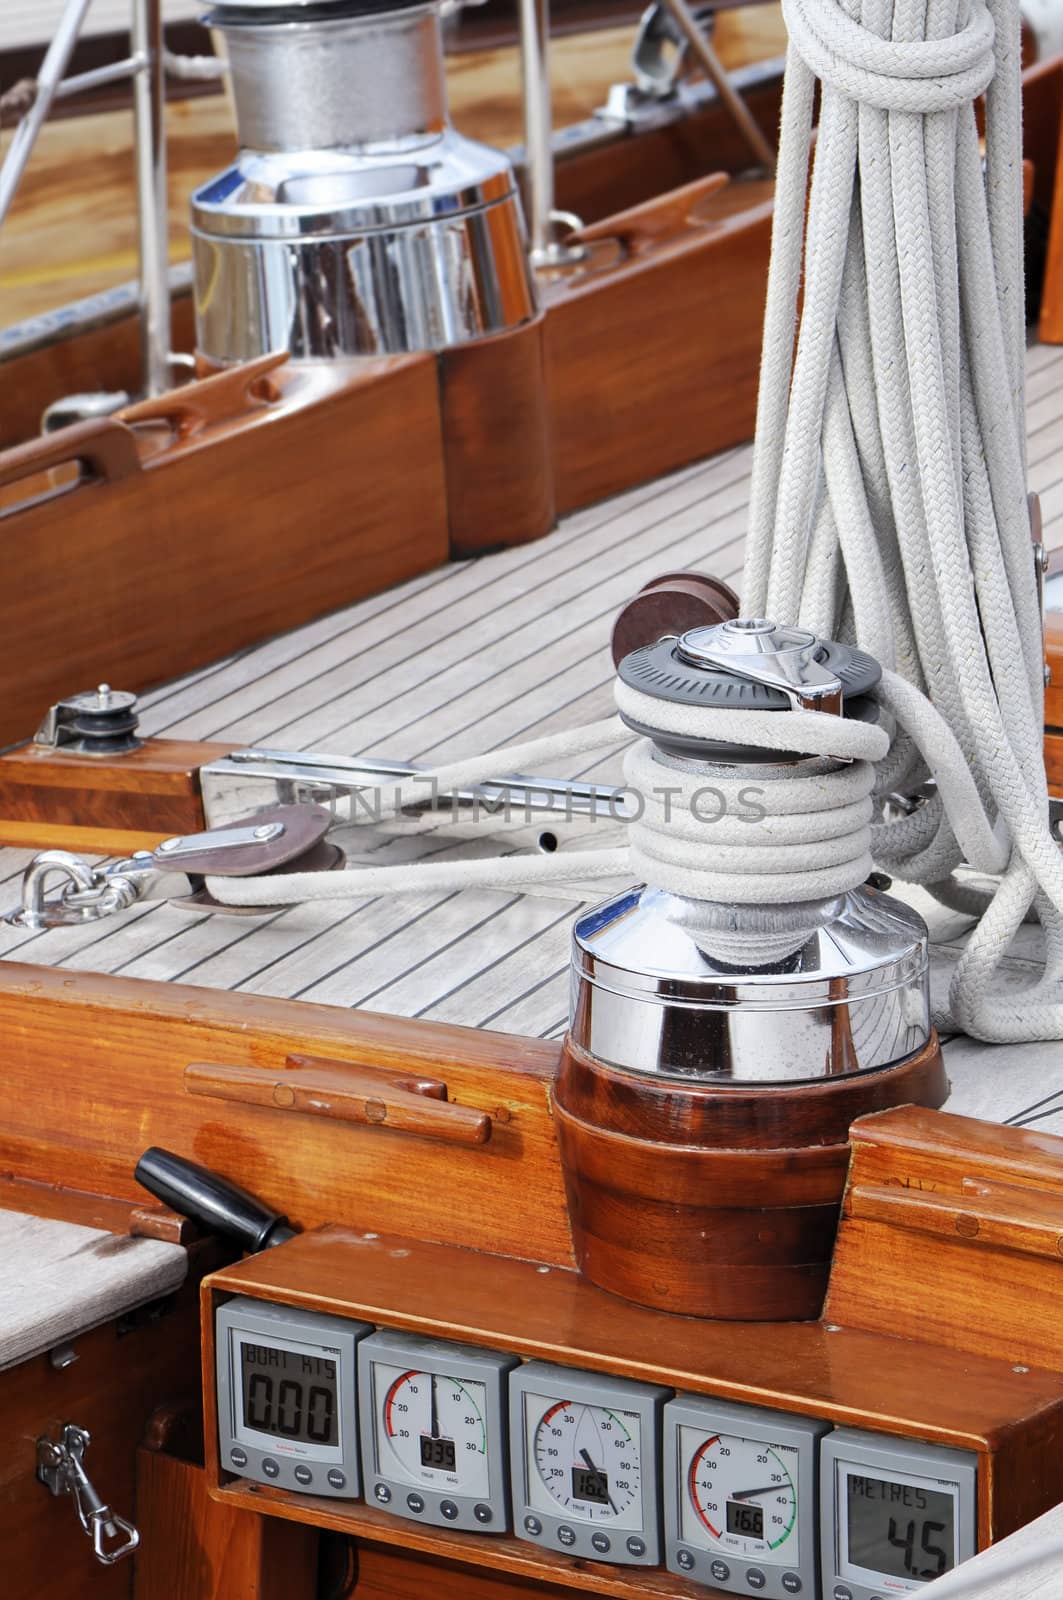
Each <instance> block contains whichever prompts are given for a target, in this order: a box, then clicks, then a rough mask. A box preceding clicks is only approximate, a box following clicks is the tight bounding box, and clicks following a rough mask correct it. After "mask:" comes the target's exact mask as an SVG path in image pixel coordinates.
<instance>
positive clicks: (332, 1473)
mask: <svg viewBox="0 0 1063 1600" xmlns="http://www.w3.org/2000/svg"><path fill="white" fill-rule="evenodd" d="M328 1481H329V1483H330V1484H331V1485H332V1487H333V1488H334V1489H346V1487H347V1475H346V1473H344V1472H341V1471H340V1469H339V1467H330V1468H329V1472H328Z"/></svg>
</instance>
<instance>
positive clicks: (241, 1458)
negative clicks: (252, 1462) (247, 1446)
mask: <svg viewBox="0 0 1063 1600" xmlns="http://www.w3.org/2000/svg"><path fill="white" fill-rule="evenodd" d="M229 1460H230V1461H231V1462H232V1464H233V1466H234V1467H246V1466H247V1451H246V1450H241V1449H240V1446H239V1445H238V1444H237V1445H234V1446H233V1448H232V1449H231V1450H230V1451H229Z"/></svg>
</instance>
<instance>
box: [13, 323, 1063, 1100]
mask: <svg viewBox="0 0 1063 1600" xmlns="http://www.w3.org/2000/svg"><path fill="white" fill-rule="evenodd" d="M1028 368H1029V390H1028V417H1029V433H1030V479H1031V487H1032V488H1034V489H1037V490H1038V491H1039V492H1040V494H1041V497H1042V508H1043V514H1044V520H1045V526H1046V540H1047V543H1048V544H1049V546H1051V545H1052V544H1063V449H1061V447H1063V349H1060V350H1056V349H1053V348H1051V347H1047V346H1035V347H1033V348H1032V349H1031V350H1030V352H1029V358H1028ZM750 458H751V452H750V450H749V448H742V449H738V450H734V451H731V452H729V453H727V454H725V455H722V456H719V457H716V458H714V459H713V460H711V461H709V462H707V463H704V464H702V465H699V466H697V467H694V468H690V469H688V470H686V471H683V472H679V473H676V474H674V475H673V476H672V477H670V478H667V479H663V480H661V481H659V482H657V483H653V484H650V485H647V486H645V487H643V488H640V489H637V490H634V491H633V492H631V493H629V494H626V495H623V496H621V497H619V498H618V499H615V500H613V501H610V502H607V503H604V504H602V505H598V506H594V507H592V508H590V509H588V510H585V511H582V512H580V513H579V514H577V515H575V516H572V517H569V518H567V519H566V520H565V522H564V523H563V525H562V526H561V527H560V528H559V529H558V530H557V531H556V532H555V533H553V534H551V535H550V536H549V537H548V538H546V539H544V540H541V541H539V542H538V543H536V544H532V545H527V546H524V547H522V548H520V549H516V550H509V551H505V552H502V553H500V554H497V555H492V556H487V557H484V558H482V559H480V560H478V561H470V562H462V563H455V564H452V565H450V566H448V567H446V568H443V569H441V570H439V571H435V572H432V573H429V574H427V575H425V576H422V577H420V578H417V579H415V580H413V581H412V582H410V583H407V584H404V585H402V586H401V587H399V588H397V589H393V590H390V591H388V592H387V593H385V594H382V595H378V596H375V597H373V598H371V599H369V600H366V601H363V602H361V603H359V604H357V605H354V606H351V607H348V608H346V609H345V610H343V611H340V612H337V613H335V614H333V615H331V616H328V617H325V618H323V619H321V620H319V621H317V622H314V623H312V624H310V625H309V626H307V627H303V628H300V629H298V630H296V631H294V632H292V633H289V634H285V635H283V636H281V637H279V638H276V639H273V640H271V641H269V642H268V643H266V644H264V645H261V646H259V647H257V648H255V649H253V650H249V651H246V652H244V653H243V654H242V655H239V656H237V657H234V658H231V659H228V660H225V661H222V662H220V663H219V664H218V665H216V666H214V667H212V668H210V669H209V670H207V671H205V672H200V673H197V674H195V675H194V676H192V677H190V678H188V679H185V680H183V681H182V682H180V683H177V684H174V685H171V686H168V687H166V688H164V689H160V690H157V691H155V692H154V693H151V694H149V695H147V696H146V697H145V698H144V702H143V707H144V710H143V717H142V726H143V729H144V731H145V732H147V733H150V734H166V735H167V736H170V737H177V738H187V739H212V740H221V741H228V742H231V743H232V745H233V747H234V748H239V747H241V746H247V745H251V744H254V745H258V746H272V747H274V748H280V749H287V750H299V749H302V750H316V751H330V752H334V753H337V754H345V755H369V756H378V757H379V756H388V757H391V758H394V759H399V760H408V761H417V762H429V763H435V762H437V761H439V760H441V759H443V758H452V757H456V756H461V755H467V754H471V753H474V752H477V751H481V750H484V749H487V748H489V747H491V746H494V745H500V744H504V743H508V742H511V741H513V740H516V739H523V738H528V737H531V736H533V735H536V734H540V733H545V732H547V731H550V730H555V729H560V728H564V727H572V726H574V725H576V724H577V723H580V722H584V721H588V720H590V719H591V718H594V717H597V716H602V715H605V714H607V713H608V712H609V711H610V710H611V709H612V700H611V684H612V668H611V660H610V656H609V649H608V641H609V632H610V628H611V624H612V621H613V618H614V616H615V613H616V611H617V609H618V607H619V606H620V605H621V604H622V603H623V602H624V601H625V600H626V599H627V598H628V597H629V596H630V595H632V594H633V593H635V591H636V590H637V589H638V588H640V587H641V585H642V584H643V583H644V582H646V581H647V580H648V579H650V578H652V577H654V576H656V575H658V574H660V573H662V572H667V571H675V570H680V569H684V568H693V569H701V570H704V571H708V572H712V573H714V574H716V575H717V576H719V577H723V578H728V579H731V580H732V581H734V580H736V579H737V578H738V575H739V572H740V567H741V557H742V543H743V536H744V530H745V521H746V514H747V505H748V498H749V467H750ZM162 625H164V621H163V619H160V626H162ZM222 634H223V619H221V618H219V637H221V636H222ZM104 666H105V663H101V677H102V676H105V675H106V674H105V672H104V671H103V670H102V668H103V667H104ZM71 687H72V688H77V687H81V685H72V686H71ZM42 709H43V708H42ZM552 775H555V776H576V775H585V776H589V777H593V778H595V779H603V780H606V781H610V780H618V779H619V764H618V758H617V757H616V756H615V755H612V754H611V755H610V756H609V757H608V758H607V759H605V760H598V761H595V763H594V764H593V765H592V766H588V765H586V763H585V764H584V765H583V767H582V768H579V767H578V764H576V765H575V766H572V767H570V768H569V770H568V771H567V772H566V771H564V770H563V767H558V768H556V769H555V772H554V774H552ZM602 842H603V843H605V842H606V841H605V839H604V837H603V839H602ZM484 848H489V847H488V846H485V845H484V844H482V843H479V842H478V843H477V844H473V845H469V844H461V843H455V842H453V841H449V842H448V841H447V840H445V839H441V838H440V837H438V836H436V837H432V838H422V839H419V840H412V841H411V840H409V839H405V840H401V841H392V842H376V843H375V844H374V845H373V846H372V847H371V851H370V853H369V854H368V855H365V856H364V859H366V860H372V861H374V862H383V861H388V860H399V859H410V858H411V857H412V856H419V855H425V856H430V857H431V858H433V859H437V860H438V859H445V858H446V855H447V854H453V853H458V854H460V853H465V852H467V851H468V850H470V849H472V850H476V849H484ZM361 858H363V857H359V859H361ZM28 859H29V852H25V851H14V850H0V905H3V906H6V905H7V904H9V903H13V902H14V901H15V900H16V899H17V894H18V877H19V874H20V872H21V869H22V866H23V865H24V863H25V862H26V860H28ZM593 898H595V899H600V898H603V891H602V890H600V889H599V890H598V891H596V893H595V894H594V896H593ZM575 903H577V895H576V893H569V894H567V895H566V894H563V893H561V892H558V891H550V893H548V894H547V893H541V894H535V895H527V894H513V893H495V892H492V893H480V892H471V891H465V892H462V893H460V894H438V893H433V894H423V895H409V896H405V897H401V898H390V899H383V898H377V899H375V900H371V901H361V902H358V903H350V904H348V905H345V906H342V907H340V906H332V907H321V908H309V907H302V908H299V909H296V910H290V911H286V912H280V913H278V914H276V915H273V916H269V917H266V918H262V919H254V920H252V919H246V918H233V917H226V916H214V915H206V914H194V913H190V912H187V911H183V910H179V909H177V908H176V907H173V906H170V905H167V904H165V903H146V904H142V905H140V906H138V907H136V908H135V909H134V910H133V911H131V912H129V913H126V914H125V915H124V916H122V917H118V918H114V919H112V920H110V921H109V922H106V923H103V924H98V925H96V926H94V927H89V928H79V929H63V930H53V931H50V932H47V933H38V934H31V933H24V932H16V931H14V930H11V929H0V955H2V956H5V957H8V958H15V959H18V960H23V961H33V962H40V963H44V964H47V965H50V966H61V967H64V968H69V969H71V970H93V971H99V972H108V973H121V974H123V975H125V976H129V977H142V978H153V979H163V980H167V981H179V982H183V983H190V984H198V985H205V986H208V987H212V988H220V989H238V990H243V991H246V992H251V993H258V994H268V995H277V996H284V997H287V998H298V999H305V1000H312V1001H321V1002H324V1003H327V1004H331V1005H342V1006H364V1007H367V1008H369V1009H371V1010H374V1011H384V1012H389V1013H393V1014H395V1015H400V1016H416V1017H426V1018H431V1019H435V1020H441V1021H449V1022H463V1023H470V1024H474V1025H476V1026H479V1027H487V1028H497V1029H507V1030H511V1031H514V1032H517V1033H526V1034H537V1035H542V1036H548V1037H553V1036H559V1035H560V1034H561V1032H562V1031H563V1029H564V1026H565V1020H566V1016H567V1010H568V979H567V968H568V947H569V936H570V927H571V922H572V913H573V909H574V904H575ZM919 903H920V908H921V909H923V910H924V911H925V910H926V909H927V906H926V904H925V903H924V902H922V901H921V902H919ZM932 927H933V932H934V936H935V942H936V946H937V949H936V973H935V983H938V984H941V983H944V982H947V975H948V970H949V968H950V966H951V964H952V962H953V961H954V960H955V958H956V954H957V951H958V948H959V946H960V942H961V941H962V935H963V930H964V928H965V927H966V924H965V923H964V922H963V921H962V919H958V918H956V917H953V916H951V915H949V914H945V913H934V920H933V923H932ZM1011 968H1012V974H1013V977H1014V980H1015V981H1016V982H1021V981H1023V979H1024V978H1025V977H1026V976H1028V975H1029V972H1030V967H1029V963H1028V962H1027V961H1024V960H1023V956H1022V952H1021V950H1020V953H1019V954H1018V956H1016V957H1014V958H1013V959H1012V963H1011ZM1006 1054H1007V1066H1008V1076H1009V1077H1010V1078H1012V1079H1013V1080H1014V1085H1015V1087H1014V1090H1013V1092H1009V1093H1008V1095H1007V1100H1008V1106H1006V1107H1002V1106H1001V1105H999V1104H994V1103H991V1102H993V1101H994V1095H995V1092H996V1091H995V1090H994V1089H993V1087H992V1084H991V1083H990V1081H989V1080H988V1079H987V1078H986V1077H985V1075H984V1074H982V1073H979V1072H973V1071H972V1072H971V1073H970V1074H968V1075H965V1077H964V1079H963V1082H960V1081H957V1104H956V1107H955V1108H956V1109H968V1103H967V1102H970V1105H969V1108H970V1109H971V1110H975V1111H977V1112H978V1114H980V1115H987V1116H991V1117H999V1116H1000V1115H1001V1113H1002V1111H1004V1113H1005V1114H1007V1113H1008V1111H1009V1110H1010V1112H1011V1113H1013V1114H1015V1113H1018V1112H1021V1111H1024V1110H1030V1108H1031V1107H1032V1104H1033V1101H1034V1100H1036V1099H1039V1098H1040V1096H1041V1094H1042V1093H1044V1092H1046V1091H1045V1090H1044V1088H1043V1087H1042V1085H1043V1074H1044V1071H1045V1069H1046V1067H1047V1066H1048V1064H1049V1063H1053V1064H1055V1065H1056V1071H1057V1073H1058V1074H1059V1079H1060V1089H1061V1091H1063V1050H1061V1048H1060V1047H1059V1046H1058V1045H1052V1046H1046V1047H1042V1048H1039V1049H1038V1048H1035V1047H1029V1048H1028V1049H1025V1050H1023V1051H1014V1050H1012V1051H1009V1052H1007V1053H1006ZM983 1055H984V1052H983V1051H982V1050H981V1048H980V1047H978V1046H974V1045H970V1044H969V1043H968V1042H966V1041H959V1042H957V1044H955V1045H954V1046H952V1050H951V1057H950V1065H951V1064H955V1067H957V1068H958V1067H959V1065H960V1061H961V1059H962V1060H967V1061H970V1062H971V1063H972V1064H973V1063H974V1062H975V1061H977V1060H979V1059H980V1058H981V1057H982V1056H983ZM994 1059H995V1062H996V1064H997V1065H998V1066H1003V1065H1004V1059H1003V1055H1002V1053H1001V1052H999V1051H998V1052H997V1053H996V1056H995V1058H994ZM1000 1076H1001V1075H1000V1074H999V1073H998V1074H996V1075H995V1080H994V1081H999V1079H1000ZM1027 1080H1029V1092H1027V1088H1026V1087H1025V1085H1026V1083H1027ZM1020 1082H1021V1084H1022V1085H1023V1087H1021V1088H1020ZM1035 1091H1038V1092H1035ZM976 1101H977V1104H975V1103H974V1102H976ZM1054 1104H1055V1100H1054V1099H1053V1102H1052V1105H1054ZM1059 1104H1060V1106H1061V1108H1063V1092H1061V1094H1060V1097H1059ZM1052 1105H1050V1106H1048V1107H1047V1108H1045V1107H1038V1108H1037V1110H1036V1111H1034V1110H1030V1115H1041V1114H1042V1113H1043V1114H1044V1119H1045V1120H1044V1121H1043V1122H1042V1123H1041V1124H1040V1125H1043V1126H1047V1127H1048V1128H1049V1129H1052V1128H1056V1127H1058V1128H1059V1129H1060V1130H1061V1131H1063V1112H1061V1114H1060V1115H1059V1119H1058V1121H1057V1120H1056V1115H1055V1113H1054V1112H1053V1111H1052Z"/></svg>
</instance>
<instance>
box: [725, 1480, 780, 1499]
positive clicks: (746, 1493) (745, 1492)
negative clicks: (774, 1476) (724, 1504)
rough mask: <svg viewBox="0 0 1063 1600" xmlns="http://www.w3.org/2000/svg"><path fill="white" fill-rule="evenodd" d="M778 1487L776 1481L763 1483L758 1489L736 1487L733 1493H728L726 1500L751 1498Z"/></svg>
mask: <svg viewBox="0 0 1063 1600" xmlns="http://www.w3.org/2000/svg"><path fill="white" fill-rule="evenodd" d="M778 1488H779V1485H778V1484H777V1483H765V1484H762V1485H761V1487H760V1488H759V1489H736V1490H735V1491H734V1493H733V1494H729V1495H728V1496H727V1498H728V1500H752V1499H753V1497H754V1495H758V1494H768V1493H770V1491H771V1490H772V1489H778Z"/></svg>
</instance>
